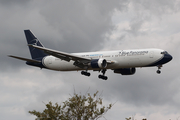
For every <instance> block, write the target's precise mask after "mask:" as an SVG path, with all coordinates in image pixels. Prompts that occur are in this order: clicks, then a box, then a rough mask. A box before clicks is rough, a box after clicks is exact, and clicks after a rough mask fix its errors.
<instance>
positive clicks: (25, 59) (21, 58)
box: [9, 55, 41, 63]
mask: <svg viewBox="0 0 180 120" xmlns="http://www.w3.org/2000/svg"><path fill="white" fill-rule="evenodd" d="M9 57H12V58H16V59H19V60H23V61H27V62H35V63H41V61H38V60H33V59H28V58H23V57H18V56H13V55H9Z"/></svg>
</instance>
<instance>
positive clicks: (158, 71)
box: [156, 65, 162, 74]
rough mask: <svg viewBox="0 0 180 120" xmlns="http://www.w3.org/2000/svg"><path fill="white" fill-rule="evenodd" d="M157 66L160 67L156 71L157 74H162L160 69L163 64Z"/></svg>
mask: <svg viewBox="0 0 180 120" xmlns="http://www.w3.org/2000/svg"><path fill="white" fill-rule="evenodd" d="M157 67H158V70H157V71H156V72H157V74H160V73H161V71H160V69H161V67H162V65H158V66H157Z"/></svg>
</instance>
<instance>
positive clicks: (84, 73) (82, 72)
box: [81, 71, 91, 77]
mask: <svg viewBox="0 0 180 120" xmlns="http://www.w3.org/2000/svg"><path fill="white" fill-rule="evenodd" d="M81 74H82V75H85V76H88V77H89V76H90V75H91V73H89V72H85V71H81Z"/></svg>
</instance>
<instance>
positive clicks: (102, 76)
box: [98, 69, 108, 80]
mask: <svg viewBox="0 0 180 120" xmlns="http://www.w3.org/2000/svg"><path fill="white" fill-rule="evenodd" d="M101 72H102V74H103V75H99V76H98V78H100V79H103V80H107V79H108V77H107V76H104V75H105V73H106V69H103V70H102V71H101Z"/></svg>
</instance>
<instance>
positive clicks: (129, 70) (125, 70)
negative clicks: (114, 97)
mask: <svg viewBox="0 0 180 120" xmlns="http://www.w3.org/2000/svg"><path fill="white" fill-rule="evenodd" d="M135 72H136V68H122V69H116V70H114V73H119V74H121V75H133V74H134V73H135Z"/></svg>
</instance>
